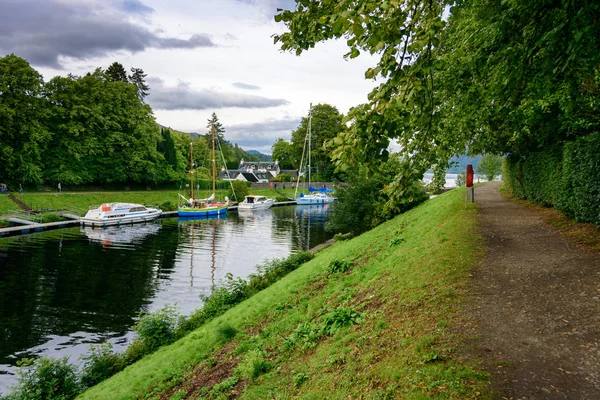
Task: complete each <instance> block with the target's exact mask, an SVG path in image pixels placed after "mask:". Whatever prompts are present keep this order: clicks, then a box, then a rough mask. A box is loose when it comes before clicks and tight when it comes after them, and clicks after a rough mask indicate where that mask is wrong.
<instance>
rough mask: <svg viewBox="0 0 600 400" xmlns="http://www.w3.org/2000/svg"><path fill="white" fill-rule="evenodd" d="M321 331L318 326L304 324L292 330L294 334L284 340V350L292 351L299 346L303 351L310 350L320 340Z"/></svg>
mask: <svg viewBox="0 0 600 400" xmlns="http://www.w3.org/2000/svg"><path fill="white" fill-rule="evenodd" d="M321 336H322V333H321V329H320V328H319V326H317V325H315V324H312V323H309V322H304V323H302V324H300V325H298V327H297V328H296V329H295V330H294V332H293V333H292V334H291V335H290V336H289V337H288V338H287V339H286V340H285V342H284V344H283V345H284V348H285V349H286V350H292V349H294V348H295V347H296V346H300V347H301V348H302V349H303V350H310V349H312V348H313V347H315V346H316V345H317V343H319V340H321Z"/></svg>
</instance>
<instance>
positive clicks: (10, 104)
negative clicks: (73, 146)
mask: <svg viewBox="0 0 600 400" xmlns="http://www.w3.org/2000/svg"><path fill="white" fill-rule="evenodd" d="M42 87H43V80H42V76H41V75H40V74H39V73H38V72H37V71H36V70H35V69H33V68H31V66H30V65H29V63H28V62H27V61H25V60H24V59H22V58H20V57H17V56H15V55H14V54H9V55H7V56H5V57H2V58H0V121H1V122H0V169H1V170H2V171H3V172H2V176H1V177H0V179H8V180H9V181H12V182H14V183H15V185H16V183H17V182H19V183H41V182H42V181H43V164H42V154H43V153H44V150H45V149H46V143H47V141H48V140H49V139H50V137H51V134H50V133H49V131H48V130H47V129H46V118H47V108H46V104H45V100H44V99H43V98H42V97H41V94H42Z"/></svg>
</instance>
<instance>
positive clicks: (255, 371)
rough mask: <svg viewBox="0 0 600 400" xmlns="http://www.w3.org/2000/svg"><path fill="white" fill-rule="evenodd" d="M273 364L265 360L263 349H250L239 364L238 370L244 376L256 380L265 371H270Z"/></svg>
mask: <svg viewBox="0 0 600 400" xmlns="http://www.w3.org/2000/svg"><path fill="white" fill-rule="evenodd" d="M271 368H273V364H272V363H271V362H269V361H267V360H265V354H264V353H263V352H262V351H261V350H250V351H249V352H248V353H247V354H246V355H245V357H244V359H243V360H242V361H241V362H240V364H239V365H238V367H237V369H236V372H237V373H238V374H239V375H241V376H242V377H244V378H247V379H250V380H254V379H256V378H258V377H259V376H260V375H262V374H264V373H265V372H269V371H270V370H271Z"/></svg>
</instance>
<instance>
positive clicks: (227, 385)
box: [211, 376, 240, 396]
mask: <svg viewBox="0 0 600 400" xmlns="http://www.w3.org/2000/svg"><path fill="white" fill-rule="evenodd" d="M239 381H240V379H239V378H238V377H237V376H232V377H231V378H229V379H225V380H224V381H223V382H221V383H217V384H216V385H215V386H213V388H212V391H211V395H213V396H218V395H220V394H224V393H227V392H229V391H230V390H231V389H233V388H234V387H235V385H237V383H238V382H239Z"/></svg>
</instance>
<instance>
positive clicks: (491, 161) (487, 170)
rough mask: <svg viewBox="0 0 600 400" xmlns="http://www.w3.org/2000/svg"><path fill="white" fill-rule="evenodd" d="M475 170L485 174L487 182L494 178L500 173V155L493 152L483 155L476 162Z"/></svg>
mask: <svg viewBox="0 0 600 400" xmlns="http://www.w3.org/2000/svg"><path fill="white" fill-rule="evenodd" d="M477 170H478V171H479V173H480V174H483V175H485V178H486V179H487V180H488V181H489V182H491V181H494V180H496V178H497V177H498V175H500V174H501V173H502V157H499V156H497V155H494V154H486V155H484V156H483V157H481V160H479V164H477Z"/></svg>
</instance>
